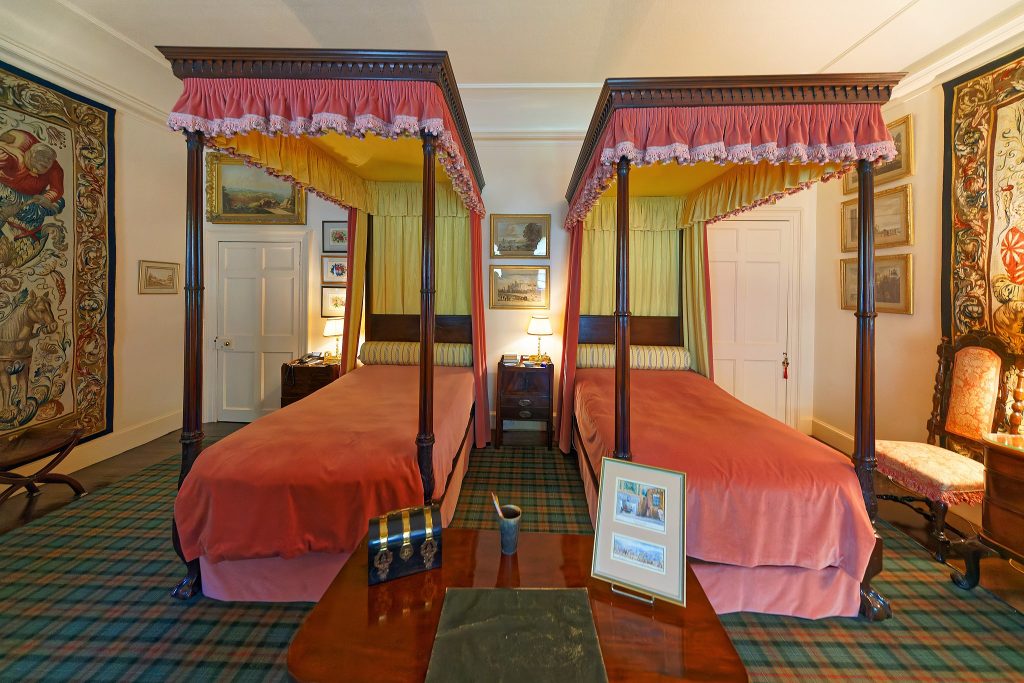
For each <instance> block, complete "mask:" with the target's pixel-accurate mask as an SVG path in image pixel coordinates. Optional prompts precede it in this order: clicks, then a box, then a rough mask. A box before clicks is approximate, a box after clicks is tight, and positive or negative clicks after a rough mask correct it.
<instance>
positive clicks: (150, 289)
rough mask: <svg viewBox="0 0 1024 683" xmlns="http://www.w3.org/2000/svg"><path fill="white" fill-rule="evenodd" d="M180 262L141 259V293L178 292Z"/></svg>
mask: <svg viewBox="0 0 1024 683" xmlns="http://www.w3.org/2000/svg"><path fill="white" fill-rule="evenodd" d="M180 269H181V264H180V263H169V262H167V261H139V294H177V293H178V286H179V277H178V272H179V270H180Z"/></svg>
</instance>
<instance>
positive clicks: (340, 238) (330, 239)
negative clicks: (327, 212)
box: [323, 218, 348, 254]
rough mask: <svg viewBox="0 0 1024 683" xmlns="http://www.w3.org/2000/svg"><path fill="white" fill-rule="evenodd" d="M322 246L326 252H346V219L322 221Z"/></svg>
mask: <svg viewBox="0 0 1024 683" xmlns="http://www.w3.org/2000/svg"><path fill="white" fill-rule="evenodd" d="M323 231H324V234H323V248H324V253H328V254H347V253H348V219H347V218H346V219H345V220H343V221H324V222H323Z"/></svg>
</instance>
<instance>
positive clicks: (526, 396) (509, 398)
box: [494, 363, 555, 448]
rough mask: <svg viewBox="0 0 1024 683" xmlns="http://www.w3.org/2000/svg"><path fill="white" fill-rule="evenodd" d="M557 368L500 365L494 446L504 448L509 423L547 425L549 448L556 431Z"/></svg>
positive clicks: (552, 366)
mask: <svg viewBox="0 0 1024 683" xmlns="http://www.w3.org/2000/svg"><path fill="white" fill-rule="evenodd" d="M554 386H555V366H554V365H552V364H548V366H547V367H546V368H528V367H525V366H522V365H504V364H502V363H498V381H497V394H498V396H497V399H498V400H497V410H496V414H495V418H496V419H495V425H494V426H495V430H494V432H495V433H494V446H495V448H501V439H502V436H503V432H504V431H505V420H523V421H528V422H546V423H547V427H548V448H551V437H552V434H553V432H554V421H553V420H552V416H551V411H552V409H553V403H554V401H553V398H554V396H553V392H554Z"/></svg>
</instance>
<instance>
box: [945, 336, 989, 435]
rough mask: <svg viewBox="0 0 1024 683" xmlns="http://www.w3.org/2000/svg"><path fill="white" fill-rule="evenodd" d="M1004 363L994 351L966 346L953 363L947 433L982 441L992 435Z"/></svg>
mask: <svg viewBox="0 0 1024 683" xmlns="http://www.w3.org/2000/svg"><path fill="white" fill-rule="evenodd" d="M1001 367H1002V360H1001V359H1000V358H999V356H998V354H996V352H995V351H993V350H991V349H986V348H982V347H980V346H966V347H964V348H962V349H960V350H959V351H957V352H956V357H955V358H954V359H953V381H952V382H951V383H950V388H949V409H948V410H947V411H946V431H947V432H950V433H952V434H959V435H960V436H966V437H967V438H968V439H974V440H975V441H980V440H981V437H982V436H984V435H985V434H988V433H989V432H991V431H992V420H993V418H994V417H995V410H996V399H997V398H998V397H999V380H1000V377H999V375H1000V369H1001Z"/></svg>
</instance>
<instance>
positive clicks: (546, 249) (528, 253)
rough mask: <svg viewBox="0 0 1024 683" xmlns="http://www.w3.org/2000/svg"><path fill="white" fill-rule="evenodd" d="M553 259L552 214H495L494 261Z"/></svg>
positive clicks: (492, 241) (492, 239) (492, 237)
mask: <svg viewBox="0 0 1024 683" xmlns="http://www.w3.org/2000/svg"><path fill="white" fill-rule="evenodd" d="M538 233H539V234H538ZM550 257H551V214H549V213H492V214H491V258H492V259H494V260H501V259H546V258H550Z"/></svg>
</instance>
